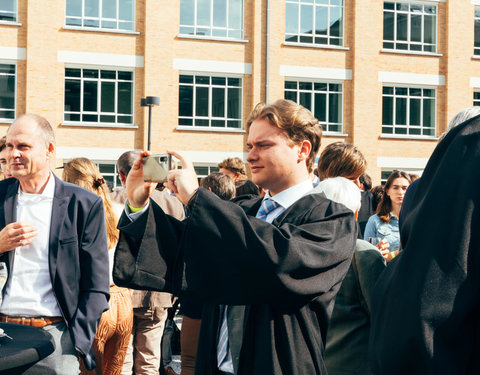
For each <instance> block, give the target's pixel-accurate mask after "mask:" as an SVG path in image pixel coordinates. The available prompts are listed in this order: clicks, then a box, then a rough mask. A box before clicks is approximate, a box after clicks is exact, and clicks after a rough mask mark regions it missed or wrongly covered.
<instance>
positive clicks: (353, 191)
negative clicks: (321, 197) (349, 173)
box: [317, 177, 362, 212]
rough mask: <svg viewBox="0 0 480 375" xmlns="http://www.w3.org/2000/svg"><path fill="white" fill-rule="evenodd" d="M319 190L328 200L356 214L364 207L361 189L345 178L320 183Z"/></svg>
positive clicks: (335, 178)
mask: <svg viewBox="0 0 480 375" xmlns="http://www.w3.org/2000/svg"><path fill="white" fill-rule="evenodd" d="M317 188H318V189H319V190H321V191H323V193H324V194H325V195H326V196H327V198H328V199H330V200H332V201H334V202H337V203H341V204H343V205H344V206H345V207H347V208H348V209H350V210H352V211H353V212H356V211H357V210H359V209H360V206H361V205H362V201H361V199H362V197H361V194H360V189H359V188H358V186H357V185H355V184H354V183H353V182H352V181H350V180H349V179H347V178H345V177H333V178H327V179H325V180H323V181H320V183H319V184H318V186H317Z"/></svg>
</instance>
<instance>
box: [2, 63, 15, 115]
mask: <svg viewBox="0 0 480 375" xmlns="http://www.w3.org/2000/svg"><path fill="white" fill-rule="evenodd" d="M0 65H13V66H14V67H15V73H13V76H14V78H15V84H14V88H15V89H14V95H13V96H14V102H13V109H12V108H0V111H12V110H13V118H11V119H9V118H6V117H0V122H2V123H11V122H13V121H14V120H15V118H16V114H17V74H18V69H17V68H18V66H17V63H16V62H14V61H9V60H0ZM0 75H2V76H12V74H11V73H0Z"/></svg>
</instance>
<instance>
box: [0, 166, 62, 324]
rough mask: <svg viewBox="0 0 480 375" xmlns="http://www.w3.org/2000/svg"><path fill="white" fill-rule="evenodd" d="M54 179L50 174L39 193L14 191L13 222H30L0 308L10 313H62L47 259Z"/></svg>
mask: <svg viewBox="0 0 480 375" xmlns="http://www.w3.org/2000/svg"><path fill="white" fill-rule="evenodd" d="M54 192H55V179H54V178H53V176H52V172H50V176H49V179H48V182H47V185H46V186H45V189H44V190H43V193H42V194H29V193H25V192H23V191H22V190H21V188H20V186H19V188H18V193H17V206H16V210H17V222H21V223H26V224H30V225H33V226H35V227H36V228H37V235H36V236H35V238H34V240H33V242H32V243H31V244H29V245H26V246H20V247H17V248H16V249H15V250H12V251H15V259H14V263H13V265H12V267H11V271H10V272H11V275H10V278H9V281H8V283H7V285H6V290H5V296H4V299H3V302H2V305H1V307H0V312H1V313H2V314H5V315H11V316H25V317H35V316H62V314H61V312H60V308H59V307H58V304H57V300H56V298H55V295H54V292H53V287H52V282H51V280H50V268H49V263H48V251H49V238H50V220H51V217H52V207H53V195H54Z"/></svg>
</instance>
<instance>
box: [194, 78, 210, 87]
mask: <svg viewBox="0 0 480 375" xmlns="http://www.w3.org/2000/svg"><path fill="white" fill-rule="evenodd" d="M195 83H197V84H200V85H209V84H210V77H208V76H195Z"/></svg>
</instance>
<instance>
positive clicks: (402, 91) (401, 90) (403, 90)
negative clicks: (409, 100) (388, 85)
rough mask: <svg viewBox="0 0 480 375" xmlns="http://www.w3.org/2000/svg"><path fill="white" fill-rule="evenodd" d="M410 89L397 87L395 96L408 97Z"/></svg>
mask: <svg viewBox="0 0 480 375" xmlns="http://www.w3.org/2000/svg"><path fill="white" fill-rule="evenodd" d="M407 93H408V89H407V88H406V87H395V95H407Z"/></svg>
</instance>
